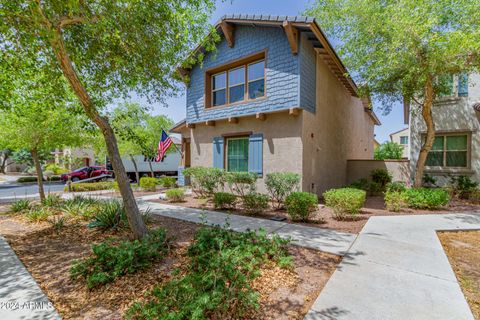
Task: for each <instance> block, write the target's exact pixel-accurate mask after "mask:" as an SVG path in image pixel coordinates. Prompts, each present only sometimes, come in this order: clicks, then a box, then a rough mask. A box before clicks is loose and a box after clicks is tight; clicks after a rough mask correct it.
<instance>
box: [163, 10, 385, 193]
mask: <svg viewBox="0 0 480 320" xmlns="http://www.w3.org/2000/svg"><path fill="white" fill-rule="evenodd" d="M216 29H217V31H218V32H219V33H220V34H221V35H222V39H221V41H220V42H219V43H218V44H217V50H216V51H215V52H213V53H207V54H205V57H204V60H203V62H202V63H201V64H196V65H194V66H192V67H191V68H190V69H188V70H185V69H181V70H180V73H182V74H183V75H187V74H188V76H189V78H190V82H189V84H188V86H187V105H186V109H187V110H186V114H187V116H186V119H185V120H184V121H182V122H180V123H178V124H177V125H175V126H174V128H173V129H172V131H173V132H177V133H181V134H182V136H183V146H182V148H183V150H184V158H183V165H184V166H187V167H188V166H205V167H217V168H222V169H226V170H227V171H249V172H255V173H257V174H258V175H259V177H260V179H259V183H258V187H259V190H260V191H264V190H265V186H264V178H265V176H266V175H267V174H268V173H271V172H287V171H289V172H295V173H299V174H300V175H301V177H302V182H301V188H302V190H304V191H310V192H315V193H317V194H321V193H322V192H323V191H324V190H326V189H328V188H332V187H338V186H342V185H344V184H345V183H346V167H347V160H348V159H372V158H373V145H374V144H373V139H374V134H373V131H374V125H375V124H377V125H378V124H380V122H379V120H378V118H377V117H376V115H375V114H374V113H373V111H372V109H371V103H370V101H369V99H363V100H362V99H360V98H359V97H358V95H357V86H356V85H355V83H354V82H353V81H352V80H351V79H350V78H349V77H347V76H346V74H347V71H346V70H345V67H344V66H343V64H342V62H341V61H340V59H339V58H338V56H337V55H336V53H335V52H334V50H333V48H332V47H331V45H330V43H329V42H328V40H327V39H326V38H325V36H324V34H323V33H322V31H321V30H320V28H319V26H318V25H317V23H316V22H315V20H314V19H313V18H309V17H285V16H265V15H261V16H259V15H253V16H252V15H228V16H224V17H223V18H222V19H221V20H220V21H219V22H218V23H217V24H216ZM200 50H201V48H197V50H196V51H200ZM193 54H195V52H194V53H193Z"/></svg>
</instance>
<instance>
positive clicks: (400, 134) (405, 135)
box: [390, 128, 410, 159]
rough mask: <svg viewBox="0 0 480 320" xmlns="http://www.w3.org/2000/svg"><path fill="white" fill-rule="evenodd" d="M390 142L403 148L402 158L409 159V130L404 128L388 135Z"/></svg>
mask: <svg viewBox="0 0 480 320" xmlns="http://www.w3.org/2000/svg"><path fill="white" fill-rule="evenodd" d="M390 141H391V142H395V143H398V144H399V145H401V146H402V147H403V153H402V158H403V159H408V158H409V157H410V129H409V128H405V129H402V130H399V131H395V132H393V133H391V134H390Z"/></svg>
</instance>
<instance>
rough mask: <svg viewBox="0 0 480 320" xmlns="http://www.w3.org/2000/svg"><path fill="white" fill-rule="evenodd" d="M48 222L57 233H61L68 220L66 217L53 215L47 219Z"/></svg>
mask: <svg viewBox="0 0 480 320" xmlns="http://www.w3.org/2000/svg"><path fill="white" fill-rule="evenodd" d="M47 221H48V223H50V225H51V226H52V227H53V229H54V230H55V232H56V233H60V231H62V230H63V228H64V227H65V222H66V221H67V219H66V217H60V216H52V217H51V218H50V219H48V220H47Z"/></svg>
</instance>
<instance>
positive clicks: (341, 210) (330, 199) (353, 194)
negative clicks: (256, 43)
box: [323, 188, 367, 219]
mask: <svg viewBox="0 0 480 320" xmlns="http://www.w3.org/2000/svg"><path fill="white" fill-rule="evenodd" d="M366 194H367V193H366V192H365V191H364V190H359V189H354V188H340V189H331V190H328V191H326V192H325V193H324V194H323V197H324V198H325V205H326V206H327V207H330V208H332V209H333V214H334V217H335V218H336V219H345V218H346V217H347V216H351V217H355V216H356V215H357V214H358V212H359V211H360V209H361V208H362V206H363V204H364V203H365V197H366Z"/></svg>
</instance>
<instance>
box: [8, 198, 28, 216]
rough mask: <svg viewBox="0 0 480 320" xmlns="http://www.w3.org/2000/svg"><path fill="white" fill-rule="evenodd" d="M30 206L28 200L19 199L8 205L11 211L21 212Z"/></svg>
mask: <svg viewBox="0 0 480 320" xmlns="http://www.w3.org/2000/svg"><path fill="white" fill-rule="evenodd" d="M29 208H30V200H28V199H20V200H17V201H15V202H14V203H12V204H11V205H10V211H11V212H15V213H16V212H21V211H24V210H27V209H29Z"/></svg>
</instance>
